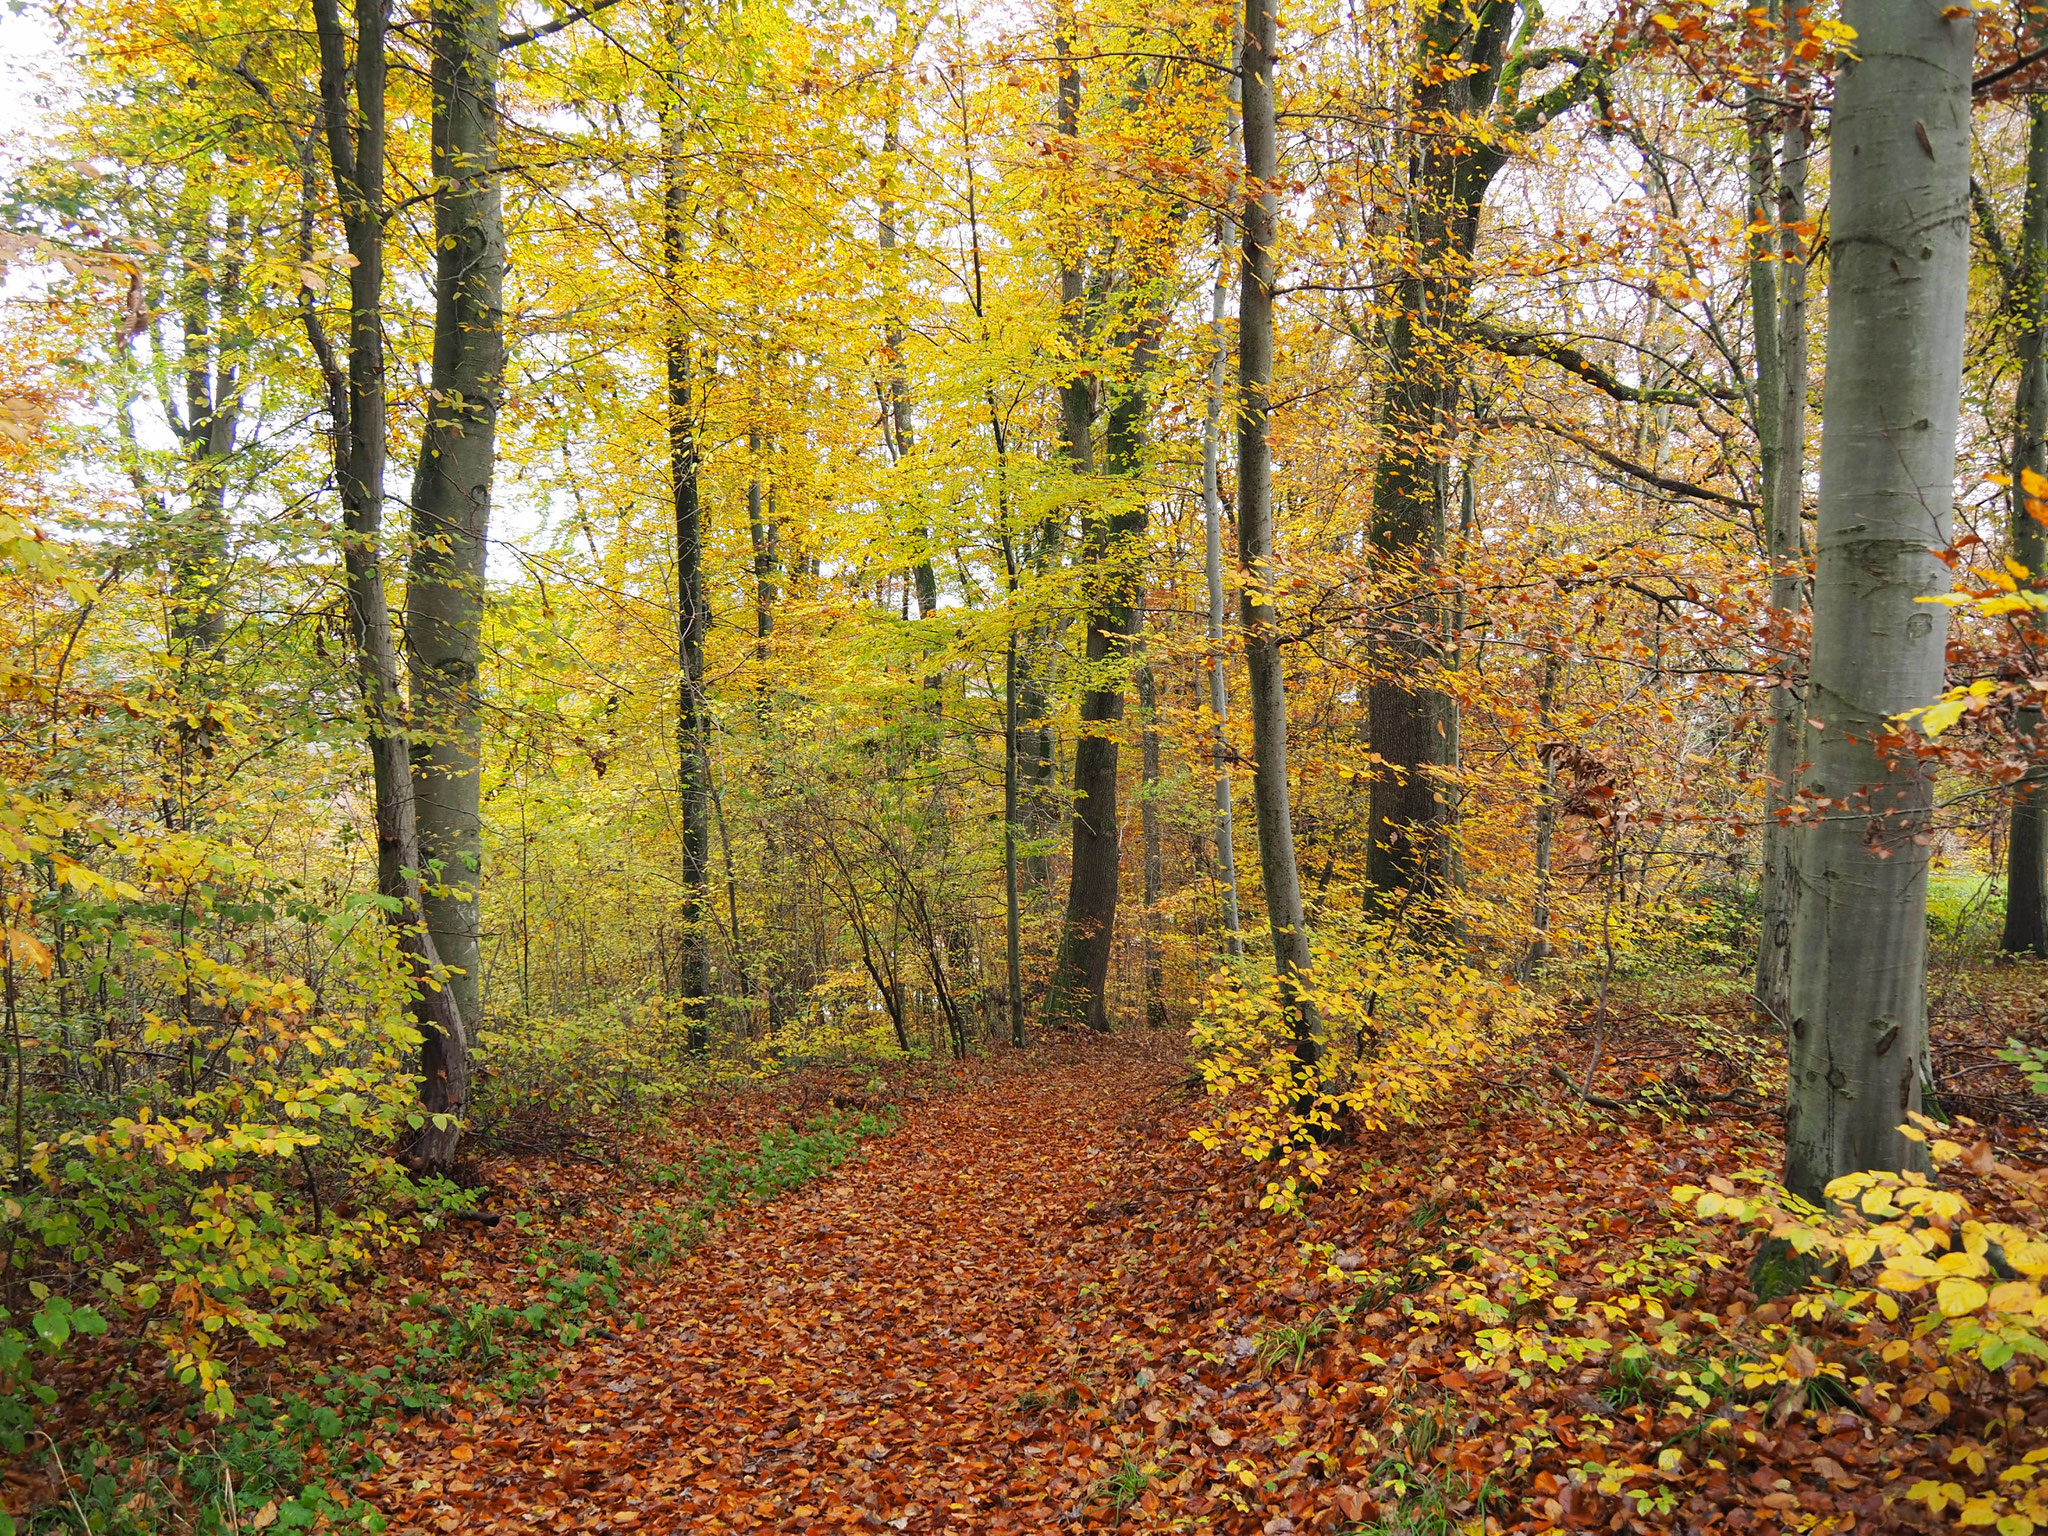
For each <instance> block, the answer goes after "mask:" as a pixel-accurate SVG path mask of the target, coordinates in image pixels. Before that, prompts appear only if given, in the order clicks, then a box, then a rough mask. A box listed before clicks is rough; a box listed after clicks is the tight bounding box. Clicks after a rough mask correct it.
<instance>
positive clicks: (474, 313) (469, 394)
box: [405, 0, 505, 1021]
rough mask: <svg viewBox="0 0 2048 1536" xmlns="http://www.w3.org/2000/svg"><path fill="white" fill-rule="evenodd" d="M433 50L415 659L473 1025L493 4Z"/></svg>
mask: <svg viewBox="0 0 2048 1536" xmlns="http://www.w3.org/2000/svg"><path fill="white" fill-rule="evenodd" d="M427 32H428V40H429V46H430V48H431V50H432V68H431V71H430V84H431V87H432V95H433V152H432V162H431V166H430V169H431V171H432V173H433V178H434V181H433V185H434V194H433V198H434V352H433V360H432V364H431V367H430V370H429V374H428V383H427V411H426V418H427V419H426V424H425V427H424V429H423V430H422V431H421V433H420V453H419V463H418V467H417V469H416V470H415V472H414V475H413V483H412V551H411V566H410V570H409V571H408V573H407V580H406V587H405V617H406V624H405V649H406V662H407V668H408V672H409V674H410V679H409V680H410V683H411V691H412V719H413V743H412V775H413V794H414V798H415V799H416V800H417V802H418V805H419V824H420V853H421V855H422V857H424V858H425V859H426V861H427V867H428V871H429V874H428V880H427V885H426V911H427V926H428V927H429V928H431V929H432V930H433V934H434V943H435V945H436V947H437V948H438V950H439V952H440V955H441V958H442V960H443V961H444V962H445V963H446V964H447V965H448V966H450V967H451V968H452V970H453V981H452V985H453V986H454V988H455V994H456V997H457V998H458V999H459V1000H460V1003H461V1006H462V1012H463V1016H464V1017H465V1018H467V1019H470V1020H473V1021H474V1020H478V1019H481V1018H482V1016H483V1011H482V1001H483V950H482V945H481V944H480V942H479V933H480V927H479V918H478V906H477V887H478V884H479V882H480V880H481V879H482V871H483V816H482V800H481V796H482V791H483V771H482V758H481V748H482V732H483V722H482V714H481V703H482V700H481V697H480V688H479V672H478V659H479V656H480V654H481V650H482V644H483V611H484V563H485V554H486V551H487V549H488V547H489V540H490V525H491V483H492V479H493V477H494V475H495V473H496V470H497V456H498V409H499V403H500V398H501V396H502V394H503V392H504V374H505V314H504V310H505V299H504V293H505V230H504V220H503V216H502V213H501V209H500V205H499V198H500V195H499V179H498V51H499V36H498V3H497V0H436V3H435V4H434V5H433V6H432V7H431V9H430V11H429V13H428V24H427Z"/></svg>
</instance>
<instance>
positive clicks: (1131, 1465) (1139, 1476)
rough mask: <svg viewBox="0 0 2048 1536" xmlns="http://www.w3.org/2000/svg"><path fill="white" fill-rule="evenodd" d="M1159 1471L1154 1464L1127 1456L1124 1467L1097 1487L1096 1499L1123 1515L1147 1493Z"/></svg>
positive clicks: (1119, 1468)
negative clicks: (1139, 1497) (1146, 1490)
mask: <svg viewBox="0 0 2048 1536" xmlns="http://www.w3.org/2000/svg"><path fill="white" fill-rule="evenodd" d="M1158 1470H1159V1468H1158V1466H1157V1465H1156V1464H1154V1463H1152V1462H1149V1461H1140V1460H1139V1459H1138V1458H1137V1457H1135V1456H1126V1457H1125V1458H1124V1462H1123V1465H1122V1466H1120V1467H1118V1468H1117V1469H1116V1471H1114V1472H1112V1473H1111V1474H1110V1475H1109V1476H1108V1477H1106V1478H1104V1479H1103V1480H1102V1481H1101V1482H1100V1483H1098V1484H1097V1485H1096V1488H1095V1497H1096V1498H1098V1499H1101V1500H1103V1501H1104V1502H1105V1503H1108V1504H1109V1505H1111V1506H1112V1507H1113V1508H1114V1509H1115V1510H1116V1512H1117V1513H1118V1514H1122V1513H1123V1512H1124V1511H1125V1510H1126V1509H1128V1508H1130V1506H1131V1505H1133V1504H1135V1503H1137V1502H1138V1496H1139V1495H1140V1494H1142V1493H1143V1492H1144V1491H1145V1489H1146V1487H1147V1486H1148V1485H1149V1484H1150V1483H1151V1481H1152V1478H1153V1476H1154V1475H1155V1474H1156V1473H1157V1472H1158Z"/></svg>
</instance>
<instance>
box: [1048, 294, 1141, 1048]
mask: <svg viewBox="0 0 2048 1536" xmlns="http://www.w3.org/2000/svg"><path fill="white" fill-rule="evenodd" d="M1163 320H1164V317H1163V316H1162V315H1161V314H1160V313H1159V312H1158V311H1157V310H1156V309H1154V310H1152V311H1151V312H1149V313H1147V314H1146V315H1144V316H1143V317H1142V318H1141V319H1140V321H1139V322H1138V324H1137V325H1136V326H1135V327H1133V328H1132V330H1131V331H1130V332H1129V333H1128V334H1126V335H1123V336H1119V337H1118V338H1117V346H1116V351H1117V352H1118V353H1119V354H1126V353H1127V354H1128V356H1129V358H1130V362H1129V370H1130V371H1129V375H1128V377H1126V378H1125V379H1123V380H1121V381H1120V383H1119V385H1118V389H1117V395H1116V398H1115V400H1114V402H1113V403H1112V404H1111V406H1110V409H1109V418H1108V421H1107V423H1106V426H1105V431H1104V451H1103V458H1104V461H1105V467H1106V468H1107V470H1108V472H1109V474H1110V476H1111V477H1112V478H1113V480H1114V482H1115V488H1114V490H1113V491H1111V493H1110V494H1111V495H1113V496H1114V497H1115V498H1116V500H1115V501H1114V502H1113V503H1112V505H1111V506H1110V507H1108V508H1106V509H1105V508H1100V507H1091V508H1090V509H1089V513H1088V532H1087V535H1086V537H1085V538H1084V539H1083V542H1082V547H1081V551H1080V557H1079V558H1080V564H1081V567H1082V570H1083V571H1084V572H1085V573H1086V576H1087V580H1088V582H1089V585H1090V587H1091V589H1092V590H1091V592H1090V596H1089V602H1088V614H1087V618H1086V622H1087V625H1088V651H1087V656H1088V668H1089V676H1090V682H1091V686H1090V687H1089V688H1088V689H1087V691H1086V692H1084V693H1083V694H1082V695H1081V711H1080V714H1081V719H1080V728H1079V735H1078V738H1077V739H1076V741H1075V743H1074V823H1073V826H1074V843H1073V866H1072V873H1071V876H1070V880H1069V884H1068V887H1067V914H1066V921H1065V923H1064V924H1063V925H1062V929H1061V933H1060V947H1059V953H1058V956H1057V958H1056V959H1055V960H1054V963H1053V973H1052V981H1051V984H1050V986H1049V987H1048V989H1047V992H1046V1000H1045V1022H1046V1024H1047V1026H1048V1027H1054V1028H1057V1027H1060V1026H1064V1025H1075V1024H1085V1025H1086V1026H1087V1027H1088V1028H1089V1029H1092V1030H1097V1031H1104V1030H1107V1029H1108V1028H1109V1014H1108V1009H1107V1004H1106V990H1107V987H1108V984H1109V959H1110V952H1111V949H1112V946H1113V944H1114V942H1115V938H1116V904H1117V884H1118V865H1119V859H1120V855H1121V853H1122V827H1121V825H1120V823H1119V820H1118V812H1117V738H1116V728H1117V726H1118V725H1119V724H1120V723H1121V722H1122V720H1123V717H1124V689H1123V678H1122V676H1121V672H1120V667H1121V664H1122V662H1123V661H1124V659H1125V658H1126V656H1127V655H1128V654H1129V651H1130V643H1131V637H1132V636H1133V635H1134V634H1136V633H1137V626H1138V619H1139V614H1140V611H1141V610H1140V608H1139V598H1140V595H1141V589H1140V586H1139V569H1140V566H1141V564H1142V561H1143V556H1144V540H1145V527H1146V502H1145V490H1144V487H1143V486H1142V485H1141V484H1139V483H1138V475H1139V471H1140V470H1141V469H1142V468H1143V464H1144V446H1145V420H1146V415H1147V412H1148V409H1149V406H1150V397H1149V395H1148V393H1147V390H1146V377H1147V375H1148V374H1149V372H1150V371H1151V367H1152V364H1153V361H1154V360H1155V359H1156V358H1157V356H1158V352H1159V337H1160V332H1161V330H1162V328H1163ZM1070 451H1071V448H1070ZM1105 674H1107V675H1106V676H1105ZM1097 679H1101V681H1097Z"/></svg>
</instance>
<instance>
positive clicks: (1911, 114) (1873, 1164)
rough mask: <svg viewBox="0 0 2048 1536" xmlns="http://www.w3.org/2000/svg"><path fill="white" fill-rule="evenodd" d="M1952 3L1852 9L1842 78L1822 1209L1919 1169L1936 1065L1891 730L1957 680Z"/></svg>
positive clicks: (1801, 909)
mask: <svg viewBox="0 0 2048 1536" xmlns="http://www.w3.org/2000/svg"><path fill="white" fill-rule="evenodd" d="M1945 9H1946V7H1944V6H1943V5H1942V4H1941V3H1940V0H1848V3H1847V4H1845V5H1844V7H1843V15H1844V19H1845V20H1846V21H1847V22H1848V24H1849V25H1850V26H1852V27H1854V28H1855V29H1856V44H1855V49H1856V52H1855V56H1854V58H1853V59H1852V60H1850V61H1849V62H1848V63H1847V64H1846V65H1845V67H1844V69H1843V71H1842V73H1841V75H1840V78H1839V80H1838V83H1837V87H1836V97H1835V110H1834V120H1833V157H1832V164H1833V199H1832V203H1833V209H1832V232H1831V236H1830V241H1829V249H1830V255H1831V261H1830V272H1829V282H1828V348H1827V355H1828V374H1827V393H1826V401H1825V409H1824V411H1823V414H1822V422H1823V427H1822V433H1821V479H1820V528H1819V537H1818V566H1817V571H1816V578H1815V582H1814V598H1813V660H1812V665H1811V669H1810V672H1809V683H1808V699H1807V713H1808V716H1809V718H1810V721H1811V725H1810V731H1811V735H1810V738H1809V740H1810V742H1811V746H1810V748H1809V751H1810V756H1811V768H1810V770H1809V771H1808V773H1807V776H1806V779H1805V782H1804V786H1803V788H1804V791H1805V793H1806V794H1807V795H1808V796H1810V797H1811V803H1812V804H1813V805H1814V806H1815V807H1816V809H1817V810H1818V811H1819V812H1820V817H1819V820H1818V822H1817V824H1815V825H1814V826H1812V827H1810V828H1808V829H1806V830H1805V831H1804V833H1803V835H1802V845H1801V848H1800V852H1799V857H1798V861H1797V875H1796V881H1797V884H1796V891H1797V896H1796V903H1795V907H1794V916H1793V924H1792V1010H1791V1036H1792V1043H1791V1067H1790V1082H1789V1106H1788V1109H1789V1113H1788V1118H1787V1124H1786V1138H1785V1140H1786V1147H1785V1183H1786V1185H1787V1187H1788V1188H1790V1189H1791V1190H1792V1191H1793V1192H1794V1193H1796V1194H1800V1195H1803V1196H1805V1197H1807V1198H1809V1199H1817V1198H1819V1197H1820V1196H1821V1193H1822V1191H1823V1190H1824V1189H1825V1188H1826V1186H1827V1184H1828V1182H1829V1181H1830V1180H1832V1179H1834V1178H1836V1177H1838V1176H1839V1175H1841V1174H1845V1173H1850V1172H1854V1171H1856V1170H1859V1169H1866V1168H1889V1169H1901V1168H1909V1167H1914V1166H1921V1165H1924V1155H1925V1154H1924V1152H1923V1150H1922V1148H1921V1147H1920V1146H1919V1145H1918V1144H1917V1143H1914V1142H1912V1141H1909V1140H1907V1139H1906V1138H1905V1137H1903V1136H1901V1135H1900V1134H1899V1131H1898V1127H1899V1125H1900V1123H1901V1122H1902V1121H1904V1120H1905V1118H1906V1116H1907V1115H1908V1114H1909V1113H1912V1112H1914V1111H1917V1110H1918V1109H1919V1107H1920V1085H1921V1081H1922V1079H1923V1078H1924V1077H1925V1076H1926V1075H1927V1071H1928V1066H1927V918H1926V903H1927V860H1928V853H1927V845H1928V843H1929V842H1930V840H1931V836H1932V801H1933V794H1932V781H1931V777H1930V775H1929V774H1928V773H1927V771H1926V770H1925V769H1924V768H1922V767H1921V765H1920V764H1919V763H1917V761H1915V760H1914V759H1913V758H1912V757H1911V755H1910V754H1900V753H1896V752H1893V753H1886V752H1883V751H1882V750H1881V749H1880V748H1879V746H1878V745H1877V738H1878V737H1879V736H1880V735H1881V734H1882V733H1883V732H1884V731H1885V730H1886V729H1887V722H1889V721H1890V720H1892V719H1893V718H1895V717H1896V716H1897V715H1899V714H1900V713H1901V712H1902V711H1905V710H1908V709H1913V708H1916V707H1919V706H1923V705H1926V704H1929V703H1931V702H1933V700H1934V699H1935V697H1936V696H1937V694H1938V693H1939V690H1940V687H1941V681H1942V662H1943V648H1944V643H1945V640H1946V635H1947V629H1948V623H1947V610H1945V609H1944V608H1942V607H1941V606H1940V605H1939V604H1933V603H1924V602H1921V601H1919V599H1921V598H1923V597H1926V596H1930V595H1933V594H1936V593H1940V592H1943V591H1946V590H1947V589H1948V585H1949V578H1948V567H1947V566H1946V565H1944V564H1943V563H1942V562H1941V561H1940V560H1938V559H1937V558H1936V557H1935V555H1934V554H1933V553H1932V551H1934V550H1938V549H1942V548H1945V547H1946V546H1947V544H1948V542H1949V523H1950V516H1951V513H1952V511H1953V507H1954V500H1955V446H1956V431H1957V418H1958V412H1959V405H1960V398H1961V387H1962V365H1963V340H1964V321H1965V310H1966V304H1967V299H1968V291H1969V277H1970V238H1969V237H1970V231H1969V188H1970V63H1971V51H1972V46H1973V43H1974V34H1975V26H1974V23H1973V22H1972V21H1971V20H1970V19H1969V18H1968V16H1967V14H1964V15H1959V16H1947V15H1944V14H1943V13H1944V10H1945Z"/></svg>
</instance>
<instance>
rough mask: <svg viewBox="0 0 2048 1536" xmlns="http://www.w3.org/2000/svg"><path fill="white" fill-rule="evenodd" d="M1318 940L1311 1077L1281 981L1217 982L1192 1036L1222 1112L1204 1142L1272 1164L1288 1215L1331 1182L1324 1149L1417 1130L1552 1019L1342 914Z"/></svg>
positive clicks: (1530, 1000)
mask: <svg viewBox="0 0 2048 1536" xmlns="http://www.w3.org/2000/svg"><path fill="white" fill-rule="evenodd" d="M1311 942H1312V951H1313V954H1314V959H1315V969H1314V971H1313V972H1312V974H1311V975H1310V977H1309V978H1308V981H1307V984H1306V985H1305V987H1304V988H1303V996H1304V997H1305V998H1306V999H1307V1000H1308V1001H1309V1002H1310V1003H1312V1004H1313V1005H1314V1007H1315V1010H1316V1012H1317V1014H1318V1015H1319V1016H1320V1019H1321V1034H1320V1045H1321V1056H1320V1059H1319V1060H1318V1061H1317V1062H1316V1063H1315V1065H1314V1066H1313V1067H1304V1066H1303V1065H1302V1063H1301V1062H1300V1061H1299V1060H1298V1059H1297V1058H1296V1053H1295V1048H1294V1040H1293V1034H1292V1030H1291V1028H1290V1024H1289V1021H1288V1019H1287V1017H1286V1015H1285V1010H1284V1009H1283V1007H1282V1001H1281V997H1280V992H1279V988H1278V986H1277V984H1276V983H1275V981H1274V980H1273V978H1272V977H1271V975H1269V974H1263V973H1260V974H1255V975H1251V974H1246V973H1245V972H1240V971H1235V970H1232V971H1224V972H1221V973H1219V974H1218V975H1217V976H1216V978H1215V980H1214V982H1213V983H1212V985H1211V987H1210V991H1209V994H1208V997H1207V999H1206V1000H1205V1002H1204V1005H1203V1008H1202V1012H1201V1014H1200V1016H1199V1017H1198V1018H1197V1019H1196V1020H1195V1026H1194V1042H1193V1043H1194V1048H1195V1064H1196V1069H1197V1071H1198V1072H1199V1073H1200V1075H1201V1078H1202V1081H1203V1083H1204V1084H1205V1086H1206V1087H1207V1089H1208V1092H1209V1096H1210V1099H1211V1102H1212V1113H1211V1117H1210V1119H1209V1121H1208V1123H1207V1124H1206V1125H1205V1126H1204V1127H1203V1128H1202V1129H1201V1130H1199V1131H1198V1132H1197V1138H1198V1139H1199V1140H1200V1141H1201V1142H1202V1143H1203V1144H1204V1145H1205V1146H1210V1147H1219V1146H1228V1147H1234V1148H1236V1149H1237V1150H1238V1151H1240V1152H1242V1153H1243V1154H1244V1155H1245V1156H1246V1157H1249V1158H1252V1159H1254V1160H1259V1161H1265V1160H1269V1159H1270V1160H1274V1161H1275V1162H1276V1163H1277V1165H1278V1166H1277V1171H1276V1174H1275V1177H1274V1178H1273V1179H1272V1180H1271V1181H1270V1182H1269V1184H1268V1186H1267V1193H1266V1200H1265V1203H1266V1204H1267V1205H1268V1206H1281V1207H1289V1206H1291V1205H1292V1204H1293V1202H1294V1201H1295V1199H1296V1198H1297V1196H1298V1193H1299V1191H1300V1189H1301V1188H1302V1187H1303V1186H1304V1185H1313V1184H1315V1183H1318V1182H1320V1180H1321V1178H1322V1176H1323V1172H1324V1167H1325V1162H1326V1159H1325V1158H1324V1156H1323V1154H1322V1152H1321V1150H1320V1147H1321V1144H1323V1143H1325V1142H1328V1141H1330V1140H1332V1139H1334V1138H1335V1137H1337V1136H1338V1135H1340V1134H1357V1133H1359V1132H1362V1131H1376V1130H1384V1129H1386V1128H1388V1127H1390V1126H1393V1125H1399V1124H1409V1123H1413V1122H1414V1121H1416V1120H1418V1119H1420V1118H1421V1117H1422V1116H1423V1115H1425V1114H1426V1113H1427V1112H1428V1111H1430V1110H1431V1109H1432V1108H1434V1107H1436V1106H1438V1105H1440V1104H1441V1103H1442V1102H1443V1101H1444V1100H1445V1099H1446V1098H1448V1097H1450V1096H1451V1095H1452V1094H1453V1093H1454V1092H1457V1091H1459V1090H1461V1089H1462V1088H1463V1086H1464V1085H1465V1084H1466V1082H1467V1081H1468V1079H1469V1077H1470V1074H1471V1073H1472V1072H1473V1071H1474V1070H1475V1069H1477V1068H1480V1067H1482V1066H1483V1065H1484V1064H1486V1063H1488V1062H1490V1061H1492V1060H1493V1059H1495V1058H1496V1057H1498V1056H1499V1055H1500V1054H1501V1053H1502V1052H1504V1051H1506V1050H1507V1049H1509V1048H1511V1047H1512V1046H1513V1045H1515V1044H1516V1043H1517V1042H1519V1041H1522V1040H1525V1039H1527V1038H1528V1037H1529V1036H1530V1035H1531V1034H1532V1033H1533V1032H1534V1031H1535V1029H1536V1028H1537V1026H1538V1025H1539V1024H1540V1023H1541V1022H1542V1021H1543V1020H1544V1019H1545V1018H1546V1017H1547V1016H1548V1007H1547V1005H1546V1004H1545V1003H1544V1002H1543V1001H1542V999H1541V998H1539V997H1538V996H1536V995H1535V994H1534V993H1532V992H1530V991H1528V990H1526V989H1524V988H1522V987H1519V986H1517V985H1516V984H1515V983H1514V982H1512V981H1511V980H1507V979H1505V978H1502V977H1498V976H1491V975H1488V974H1486V973H1485V972H1482V971H1480V970H1478V969H1477V968H1475V967H1474V966H1472V965H1471V964H1469V963H1468V962H1467V961H1466V960H1465V959H1464V958H1462V957H1461V956H1458V955H1453V954H1450V953H1447V952H1445V951H1444V950H1442V949H1439V948H1434V947H1432V946H1431V945H1430V944H1429V943H1426V942H1425V941H1424V940H1422V939H1419V938H1417V937H1416V936H1415V935H1414V934H1413V933H1412V932H1410V931H1408V930H1404V929H1402V928H1399V927H1397V926H1396V925H1394V924H1392V923H1388V922H1384V921H1380V920H1375V919H1372V918H1369V917H1364V916H1359V915H1351V914H1335V913H1333V914H1332V915H1331V916H1330V917H1329V918H1328V919H1327V920H1326V921H1325V923H1324V924H1323V925H1322V926H1321V927H1319V928H1318V930H1317V932H1316V933H1315V934H1314V935H1313V936H1312V941H1311Z"/></svg>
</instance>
